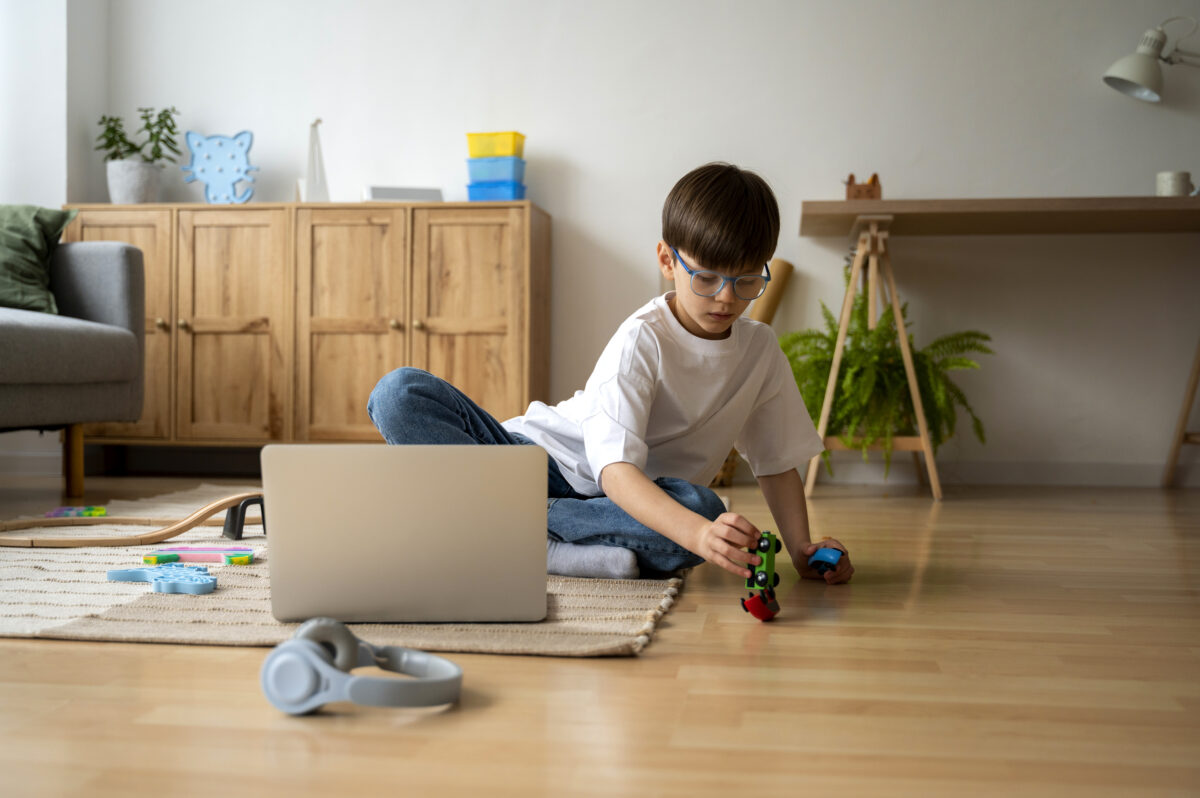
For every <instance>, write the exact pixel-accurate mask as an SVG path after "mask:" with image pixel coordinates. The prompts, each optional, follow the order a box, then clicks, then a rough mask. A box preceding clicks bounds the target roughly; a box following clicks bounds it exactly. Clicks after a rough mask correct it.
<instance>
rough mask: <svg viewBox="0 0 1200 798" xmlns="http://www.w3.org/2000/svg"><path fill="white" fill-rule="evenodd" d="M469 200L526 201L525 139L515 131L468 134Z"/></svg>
mask: <svg viewBox="0 0 1200 798" xmlns="http://www.w3.org/2000/svg"><path fill="white" fill-rule="evenodd" d="M467 150H468V152H469V153H470V155H471V157H470V158H468V159H467V172H468V174H469V175H470V177H471V182H470V183H468V184H467V199H469V200H471V201H472V202H476V201H482V200H515V199H525V184H524V182H523V181H524V180H525V161H524V159H523V157H522V156H524V154H525V137H524V136H522V135H521V134H520V133H518V132H516V131H515V130H508V131H505V132H503V133H468V134H467Z"/></svg>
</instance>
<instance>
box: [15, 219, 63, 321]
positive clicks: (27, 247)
mask: <svg viewBox="0 0 1200 798" xmlns="http://www.w3.org/2000/svg"><path fill="white" fill-rule="evenodd" d="M76 213H77V211H55V210H51V209H50V208H39V207H38V206H37V205H0V307H6V308H17V309H18V310H40V311H42V312H43V313H58V306H57V305H55V304H54V295H53V294H51V293H50V256H51V255H53V254H54V249H55V247H57V246H58V239H59V238H60V237H62V232H63V229H64V228H66V226H67V225H68V224H70V223H71V220H72V219H74V218H75V214H76Z"/></svg>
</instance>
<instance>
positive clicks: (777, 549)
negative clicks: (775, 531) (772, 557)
mask: <svg viewBox="0 0 1200 798" xmlns="http://www.w3.org/2000/svg"><path fill="white" fill-rule="evenodd" d="M781 551H783V541H782V540H779V539H778V538H776V539H775V553H776V554H778V553H779V552H781Z"/></svg>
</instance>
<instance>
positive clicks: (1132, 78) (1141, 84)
mask: <svg viewBox="0 0 1200 798" xmlns="http://www.w3.org/2000/svg"><path fill="white" fill-rule="evenodd" d="M1166 43H1167V35H1166V33H1164V32H1163V29H1162V28H1151V29H1149V30H1148V31H1146V32H1145V33H1143V34H1142V40H1141V41H1140V42H1139V43H1138V48H1137V52H1135V53H1132V54H1130V55H1127V56H1125V57H1124V58H1121V59H1118V60H1117V62H1116V63H1115V64H1113V65H1112V66H1110V67H1109V68H1108V71H1107V72H1105V73H1104V82H1105V83H1107V84H1108V85H1109V86H1112V87H1113V88H1114V89H1116V90H1117V91H1119V92H1121V93H1122V94H1128V95H1129V96H1130V97H1136V98H1137V99H1139V100H1145V101H1146V102H1152V103H1156V102H1158V101H1159V100H1161V99H1162V82H1163V76H1162V67H1160V66H1159V65H1158V61H1159V57H1160V56H1161V55H1162V51H1163V45H1164V44H1166Z"/></svg>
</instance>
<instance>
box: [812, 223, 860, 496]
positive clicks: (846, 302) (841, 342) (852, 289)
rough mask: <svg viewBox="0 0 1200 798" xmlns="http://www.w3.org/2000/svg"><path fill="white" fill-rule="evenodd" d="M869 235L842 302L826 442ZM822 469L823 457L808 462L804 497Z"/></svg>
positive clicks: (820, 429) (823, 424)
mask: <svg viewBox="0 0 1200 798" xmlns="http://www.w3.org/2000/svg"><path fill="white" fill-rule="evenodd" d="M867 249H868V246H867V234H866V233H863V234H862V235H860V236H859V237H858V250H857V251H856V252H855V253H854V263H853V264H852V265H851V266H850V283H849V285H847V286H846V296H845V298H844V299H843V300H842V318H841V321H840V322H839V324H838V337H837V343H836V344H835V345H834V347H833V363H832V364H831V365H830V367H829V382H827V383H826V384H825V401H824V402H822V403H821V420H820V421H819V422H818V423H817V435H819V436H820V437H821V440H822V441H824V440H825V431H826V429H827V428H828V427H829V415H830V412H831V411H832V410H833V392H834V389H835V388H836V387H837V378H838V370H839V369H840V368H841V367H842V352H843V351H844V350H845V348H846V331H847V330H849V329H850V310H851V309H852V308H853V307H854V294H855V293H856V292H857V291H858V279H859V276H860V275H861V274H862V268H863V261H864V260H866V258H867ZM820 467H821V456H820V455H817V456H816V457H814V458H813V459H811V460H809V461H808V476H807V477H806V478H805V480H804V495H805V496H806V497H809V498H811V497H812V492H813V485H814V484H816V481H817V471H818V470H819V469H820Z"/></svg>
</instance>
